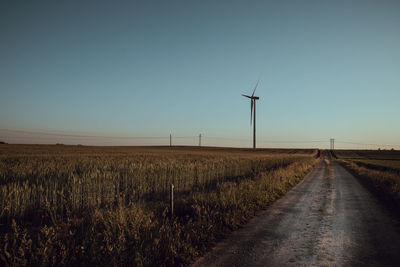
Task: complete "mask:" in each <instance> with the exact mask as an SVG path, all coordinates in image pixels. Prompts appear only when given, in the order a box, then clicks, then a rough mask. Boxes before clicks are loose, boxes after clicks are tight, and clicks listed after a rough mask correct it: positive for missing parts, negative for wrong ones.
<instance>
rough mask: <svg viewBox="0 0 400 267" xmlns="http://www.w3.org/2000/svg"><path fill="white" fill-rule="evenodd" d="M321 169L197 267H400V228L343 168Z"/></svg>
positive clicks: (326, 165)
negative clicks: (397, 266) (393, 266)
mask: <svg viewBox="0 0 400 267" xmlns="http://www.w3.org/2000/svg"><path fill="white" fill-rule="evenodd" d="M322 157H323V158H322V160H321V162H320V163H319V164H318V165H317V167H316V168H315V169H314V170H313V171H312V172H311V173H310V174H309V175H308V176H307V177H305V178H304V180H303V181H302V182H300V183H299V184H298V185H297V186H295V187H294V188H293V189H292V190H291V191H290V192H288V193H287V194H286V195H285V196H284V197H282V198H281V199H279V200H278V201H276V202H275V203H274V204H273V205H272V206H271V207H269V208H268V209H267V210H266V211H265V212H264V213H262V214H261V215H260V216H258V217H256V218H254V219H253V220H251V221H250V222H249V223H248V224H247V225H246V226H244V227H243V228H242V229H240V230H238V231H237V232H235V233H233V234H232V235H231V236H229V237H228V238H227V239H226V240H224V241H222V242H221V243H219V244H218V245H217V246H216V247H215V248H214V249H213V250H212V251H211V252H209V253H208V254H207V255H205V256H204V257H203V258H201V259H199V260H198V261H197V262H196V263H195V264H194V266H282V265H283V266H299V265H303V266H313V265H314V266H321V265H328V266H330V265H336V266H337V265H339V266H340V265H400V253H399V252H400V225H399V221H398V220H397V219H396V218H394V217H392V215H391V214H389V213H388V212H387V211H386V210H385V209H384V208H383V207H382V206H381V204H380V203H379V202H378V201H377V200H376V198H375V197H374V196H372V195H371V194H370V193H369V192H368V191H367V190H366V189H365V188H364V187H362V186H361V185H360V183H359V182H358V181H357V180H356V179H355V178H354V177H353V176H352V175H351V174H350V173H348V172H347V171H346V170H345V169H344V168H343V167H341V166H340V165H338V164H337V163H335V162H331V161H330V159H329V158H328V157H327V155H323V156H322Z"/></svg>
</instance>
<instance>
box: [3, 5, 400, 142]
mask: <svg viewBox="0 0 400 267" xmlns="http://www.w3.org/2000/svg"><path fill="white" fill-rule="evenodd" d="M0 38H1V41H0V128H1V129H2V130H0V139H4V140H5V141H8V142H10V143H17V142H23V143H43V142H44V143H45V142H56V141H58V142H64V143H84V144H153V143H154V144H157V143H158V142H161V143H163V142H164V143H165V140H162V141H160V140H158V139H153V140H144V139H134V140H131V139H110V138H108V139H107V138H94V139H93V138H92V139H91V138H88V137H81V138H78V137H73V136H69V137H68V136H55V135H54V136H45V135H43V134H26V133H16V132H7V131H4V129H8V130H23V131H28V132H29V131H33V132H44V133H47V132H50V133H58V134H72V135H74V134H80V135H99V136H115V137H121V136H123V137H129V136H152V137H159V136H168V135H169V133H173V134H174V135H179V136H195V135H198V134H199V133H202V134H203V135H204V140H203V142H204V144H205V145H207V144H208V145H232V146H251V138H252V128H251V126H250V102H249V101H248V99H246V98H244V97H242V96H241V94H242V93H248V94H251V91H252V89H253V87H254V85H255V83H256V82H257V80H258V79H259V78H260V80H261V82H260V85H259V87H258V89H257V95H258V96H259V97H260V100H259V101H258V102H257V132H258V139H259V140H260V143H259V146H266V147H276V146H285V147H288V146H293V147H307V146H312V147H327V146H328V144H329V143H328V139H329V138H331V137H333V138H336V139H337V141H338V142H339V141H350V142H358V143H372V144H400V140H399V136H400V1H396V0H393V1H385V0H382V1H378V0H376V1H368V0H360V1H350V0H349V1H321V0H316V1H297V0H294V1H285V0H283V1H190V0H189V1H45V2H43V1H2V2H1V3H0ZM207 136H208V137H210V139H207ZM211 137H224V138H230V139H232V140H223V139H211ZM236 139H238V140H236ZM239 139H243V140H239ZM181 140H182V142H183V143H184V142H186V141H185V140H184V139H181ZM312 140H323V141H326V142H323V143H311V144H304V143H303V144H300V143H290V142H289V143H279V142H278V143H267V142H266V141H312ZM190 142H192V141H190ZM193 142H196V139H195V138H194V139H193ZM262 142H264V143H262ZM338 146H342V147H349V146H352V145H350V144H341V145H340V144H339V143H338ZM353 147H354V146H353ZM398 147H399V148H400V146H398Z"/></svg>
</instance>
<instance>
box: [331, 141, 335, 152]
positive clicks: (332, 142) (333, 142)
mask: <svg viewBox="0 0 400 267" xmlns="http://www.w3.org/2000/svg"><path fill="white" fill-rule="evenodd" d="M334 149H335V139H334V138H331V150H334Z"/></svg>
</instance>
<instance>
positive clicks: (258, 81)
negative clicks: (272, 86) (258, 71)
mask: <svg viewBox="0 0 400 267" xmlns="http://www.w3.org/2000/svg"><path fill="white" fill-rule="evenodd" d="M259 82H260V80H258V81H257V84H256V87H254V91H253V94H252V95H251V96H254V93H255V92H256V89H257V86H258V83H259Z"/></svg>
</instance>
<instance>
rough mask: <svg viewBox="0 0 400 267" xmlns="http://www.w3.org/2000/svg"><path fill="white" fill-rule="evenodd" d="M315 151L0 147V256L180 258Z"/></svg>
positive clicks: (273, 191) (271, 193)
mask: <svg viewBox="0 0 400 267" xmlns="http://www.w3.org/2000/svg"><path fill="white" fill-rule="evenodd" d="M316 153H317V151H312V150H260V151H257V152H252V151H250V150H246V149H217V148H201V149H199V148H196V149H195V148H183V147H182V148H173V149H171V148H161V147H160V148H128V147H112V148H99V147H73V146H11V145H6V146H1V147H0V220H1V223H2V224H3V226H2V228H1V229H2V230H1V232H0V234H1V236H0V257H1V261H0V262H1V263H3V264H6V265H43V266H47V265H71V264H72V265H76V264H81V265H101V264H107V265H146V266H149V265H155V264H159V265H186V264H188V263H190V262H191V261H192V260H193V259H194V258H195V257H197V256H199V255H200V254H201V253H203V252H204V251H205V250H206V249H207V248H208V247H209V245H210V243H212V242H213V241H215V240H217V239H218V238H220V237H221V236H222V235H223V234H224V233H226V232H229V231H230V230H232V229H236V228H237V227H238V226H239V225H240V224H242V223H244V222H245V221H246V220H247V219H248V218H250V217H251V216H253V215H254V214H255V213H256V212H257V211H259V210H260V209H263V208H265V207H266V206H268V205H269V204H270V203H272V202H273V201H274V200H275V199H277V198H278V197H280V196H281V195H282V194H284V193H285V192H286V191H287V190H289V189H290V188H291V187H292V186H293V185H294V184H296V183H297V182H298V181H300V180H301V179H302V177H303V176H304V175H305V174H306V173H307V172H308V171H310V169H311V168H312V167H313V166H314V165H315V164H316V161H317V159H315V157H314V156H315V155H316ZM170 183H174V185H175V189H176V216H175V218H174V219H173V220H171V219H170V218H169V216H168V212H169V211H168V189H169V185H170Z"/></svg>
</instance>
